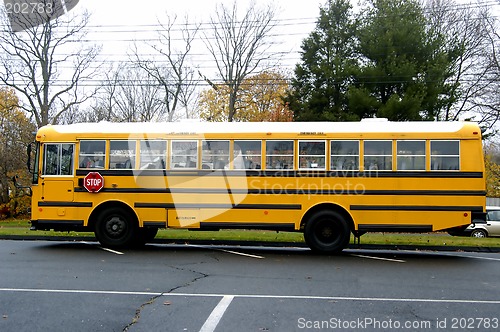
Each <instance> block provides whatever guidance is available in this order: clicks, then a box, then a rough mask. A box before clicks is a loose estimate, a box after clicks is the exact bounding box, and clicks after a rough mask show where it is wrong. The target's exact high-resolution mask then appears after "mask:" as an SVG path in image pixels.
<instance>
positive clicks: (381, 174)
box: [76, 169, 483, 178]
mask: <svg viewBox="0 0 500 332" xmlns="http://www.w3.org/2000/svg"><path fill="white" fill-rule="evenodd" d="M94 171H95V172H99V173H100V174H101V175H102V176H247V177H360V178H366V177H368V178H372V177H373V178H483V173H482V172H457V171H421V172H408V171H398V172H394V171H387V172H386V171H376V172H375V171H367V172H360V171H319V170H318V171H316V170H310V171H304V170H220V169H219V170H196V169H192V170H160V169H145V170H131V169H130V170H129V169H121V170H101V169H92V170H82V169H77V170H76V175H77V176H85V175H87V174H88V173H89V172H94Z"/></svg>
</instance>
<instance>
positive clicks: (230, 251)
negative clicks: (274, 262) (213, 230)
mask: <svg viewBox="0 0 500 332" xmlns="http://www.w3.org/2000/svg"><path fill="white" fill-rule="evenodd" d="M216 250H219V251H223V252H227V253H229V254H234V255H240V256H246V257H251V258H258V259H263V258H264V257H263V256H258V255H252V254H245V253H243V252H238V251H232V250H226V249H216Z"/></svg>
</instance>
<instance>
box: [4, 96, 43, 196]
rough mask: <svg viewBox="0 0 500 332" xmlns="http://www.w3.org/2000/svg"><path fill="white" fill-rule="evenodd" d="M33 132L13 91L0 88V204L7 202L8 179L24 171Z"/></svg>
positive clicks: (32, 127)
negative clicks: (27, 149)
mask: <svg viewBox="0 0 500 332" xmlns="http://www.w3.org/2000/svg"><path fill="white" fill-rule="evenodd" d="M34 130H35V127H34V125H33V124H32V123H31V122H30V121H29V119H28V118H27V117H26V115H25V113H24V112H23V111H21V110H20V109H19V100H18V98H17V96H16V94H15V92H14V90H13V89H10V88H0V204H1V203H6V202H7V201H8V200H9V181H10V178H11V177H12V176H13V175H14V174H15V173H17V172H18V171H25V170H26V157H27V155H26V153H25V151H26V147H27V144H28V143H29V142H30V141H32V139H33V137H32V132H33V131H34ZM11 184H12V183H11Z"/></svg>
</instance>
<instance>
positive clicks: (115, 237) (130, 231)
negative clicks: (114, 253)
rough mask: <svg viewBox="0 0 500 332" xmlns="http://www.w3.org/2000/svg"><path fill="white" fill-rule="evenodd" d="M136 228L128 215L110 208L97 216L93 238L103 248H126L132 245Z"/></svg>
mask: <svg viewBox="0 0 500 332" xmlns="http://www.w3.org/2000/svg"><path fill="white" fill-rule="evenodd" d="M136 228H137V226H136V224H135V223H134V221H133V219H132V218H131V217H130V215H129V213H127V212H126V211H124V210H123V209H120V208H111V209H108V210H105V211H103V212H102V213H101V214H100V215H99V217H98V220H97V223H96V227H95V236H96V238H97V240H98V241H99V242H100V243H101V244H102V245H103V246H104V247H115V248H116V247H126V246H129V245H130V244H132V241H133V240H134V236H135V233H136Z"/></svg>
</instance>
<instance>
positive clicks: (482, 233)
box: [470, 229, 488, 238]
mask: <svg viewBox="0 0 500 332" xmlns="http://www.w3.org/2000/svg"><path fill="white" fill-rule="evenodd" d="M470 236H471V237H479V238H483V237H488V233H486V231H485V230H484V229H475V230H473V231H472V233H470Z"/></svg>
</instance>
